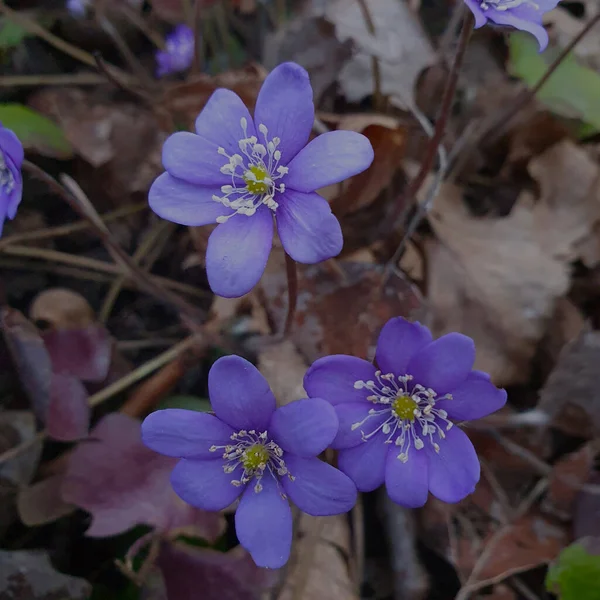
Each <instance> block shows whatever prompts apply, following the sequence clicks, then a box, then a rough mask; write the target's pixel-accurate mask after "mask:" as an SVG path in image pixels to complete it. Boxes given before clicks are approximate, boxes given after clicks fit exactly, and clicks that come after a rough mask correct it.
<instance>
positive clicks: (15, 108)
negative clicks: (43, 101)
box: [0, 104, 73, 158]
mask: <svg viewBox="0 0 600 600" xmlns="http://www.w3.org/2000/svg"><path fill="white" fill-rule="evenodd" d="M0 123H2V125H4V127H7V128H8V129H12V130H13V131H14V132H15V134H16V135H17V137H18V138H19V139H20V140H21V143H22V144H23V146H24V147H25V148H27V149H28V150H35V151H36V152H39V153H40V154H43V155H45V156H51V157H53V158H71V157H72V156H73V148H72V147H71V144H70V143H69V141H68V140H67V138H66V137H65V134H64V133H63V131H62V129H61V128H60V127H59V126H58V125H56V123H53V122H52V121H51V120H50V119H48V118H46V117H44V116H43V115H41V114H40V113H38V112H36V111H34V110H31V109H30V108H27V107H26V106H23V105H21V104H0Z"/></svg>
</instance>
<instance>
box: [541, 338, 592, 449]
mask: <svg viewBox="0 0 600 600" xmlns="http://www.w3.org/2000/svg"><path fill="white" fill-rule="evenodd" d="M598 364H600V332H598V331H589V330H585V331H583V332H582V333H581V335H580V336H579V337H578V338H577V339H576V340H574V341H573V342H571V343H570V344H568V345H567V346H565V348H564V349H563V351H562V352H561V354H560V356H559V358H558V362H557V364H556V367H555V369H554V371H553V372H552V373H551V374H550V376H549V377H548V380H547V381H546V384H545V385H544V387H543V388H542V390H541V392H540V401H539V403H538V409H540V410H542V411H544V412H546V413H547V414H548V415H549V416H550V418H551V421H552V424H553V425H554V426H555V427H557V428H559V429H562V430H563V431H566V432H567V433H570V434H572V435H575V436H577V437H590V438H591V437H593V436H594V435H598V432H600V370H599V369H598Z"/></svg>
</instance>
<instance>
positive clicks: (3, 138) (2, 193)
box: [0, 123, 24, 235]
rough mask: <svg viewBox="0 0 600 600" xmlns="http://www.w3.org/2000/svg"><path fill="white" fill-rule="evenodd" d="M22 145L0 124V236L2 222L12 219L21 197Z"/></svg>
mask: <svg viewBox="0 0 600 600" xmlns="http://www.w3.org/2000/svg"><path fill="white" fill-rule="evenodd" d="M23 158H24V154H23V144H21V142H20V141H19V138H18V137H17V136H16V135H15V134H14V133H13V132H12V131H11V130H10V129H6V127H3V126H2V123H0V235H2V228H3V226H4V221H5V219H6V218H7V217H8V218H9V219H14V218H15V215H16V214H17V208H18V206H19V204H20V202H21V196H22V195H23V179H22V177H21V165H22V164H23Z"/></svg>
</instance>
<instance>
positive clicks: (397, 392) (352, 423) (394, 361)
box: [304, 317, 506, 508]
mask: <svg viewBox="0 0 600 600" xmlns="http://www.w3.org/2000/svg"><path fill="white" fill-rule="evenodd" d="M474 360H475V347H474V344H473V341H472V340H471V339H470V338H468V337H466V336H464V335H461V334H459V333H450V334H448V335H444V336H442V337H441V338H439V339H437V340H435V341H433V340H432V337H431V333H430V332H429V330H428V329H427V328H426V327H424V326H422V325H420V324H419V323H410V322H409V321H406V320H405V319H402V318H400V317H398V318H395V319H392V320H390V321H388V323H387V324H386V325H385V326H384V327H383V329H382V331H381V334H380V336H379V340H378V343H377V352H376V362H377V365H378V367H379V369H380V370H377V369H376V367H374V366H373V365H372V364H371V363H369V362H367V361H366V360H362V359H360V358H356V357H353V356H344V355H336V356H327V357H325V358H322V359H319V360H317V361H316V362H315V363H314V364H313V365H312V366H311V368H310V369H309V370H308V371H307V373H306V376H305V378H304V388H305V389H306V391H307V393H308V395H309V396H318V397H320V398H324V399H325V400H328V401H329V402H330V403H331V404H332V405H333V406H334V408H335V411H336V413H337V415H338V419H339V422H340V429H339V433H338V435H337V436H336V438H335V440H334V441H333V443H332V444H331V447H332V448H335V449H338V450H339V461H338V467H339V468H340V469H341V470H342V471H343V472H344V473H346V474H347V475H348V476H349V477H350V478H351V479H352V480H353V481H354V483H356V486H357V487H358V489H359V490H361V491H365V492H366V491H371V490H374V489H375V488H377V487H379V486H380V485H381V484H382V483H384V482H385V485H386V489H387V492H388V494H389V496H390V498H391V499H392V500H393V501H394V502H397V503H398V504H401V505H403V506H406V507H410V508H416V507H419V506H423V505H424V504H425V502H426V501H427V495H428V492H431V493H432V494H433V495H434V496H436V497H437V498H439V499H440V500H443V501H444V502H458V501H459V500H462V499H463V498H464V497H465V496H467V495H468V494H470V493H471V492H472V491H473V490H474V489H475V485H476V484H477V482H478V481H479V475H480V469H479V460H478V458H477V454H476V453H475V449H474V448H473V445H472V444H471V442H470V440H469V438H468V437H467V436H466V434H465V433H463V432H462V431H461V430H460V429H459V428H458V427H456V426H454V424H453V421H469V420H473V419H479V418H481V417H484V416H486V415H488V414H490V413H492V412H494V411H496V410H498V409H500V408H501V407H502V406H504V404H505V403H506V392H505V391H504V390H499V389H498V388H496V387H495V386H494V385H493V384H492V383H491V382H490V380H489V377H488V376H487V375H486V374H485V373H482V372H480V371H473V370H472V367H473V362H474Z"/></svg>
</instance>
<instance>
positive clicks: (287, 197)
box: [277, 190, 344, 265]
mask: <svg viewBox="0 0 600 600" xmlns="http://www.w3.org/2000/svg"><path fill="white" fill-rule="evenodd" d="M277 200H278V202H279V208H278V209H277V231H278V233H279V237H280V239H281V243H282V245H283V248H284V250H285V251H286V252H287V253H288V254H289V255H290V256H291V257H292V258H293V259H294V260H296V261H298V262H299V263H304V264H308V265H312V264H314V263H318V262H321V261H324V260H327V259H328V258H332V257H334V256H337V255H338V254H339V253H340V252H341V251H342V246H343V245H344V238H343V236H342V229H341V227H340V223H339V221H338V220H337V218H336V217H335V216H334V215H333V214H332V212H331V208H329V204H328V203H327V200H325V198H322V197H321V196H319V194H304V193H302V192H295V191H293V190H287V191H286V192H285V193H283V194H281V195H280V196H277Z"/></svg>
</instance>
